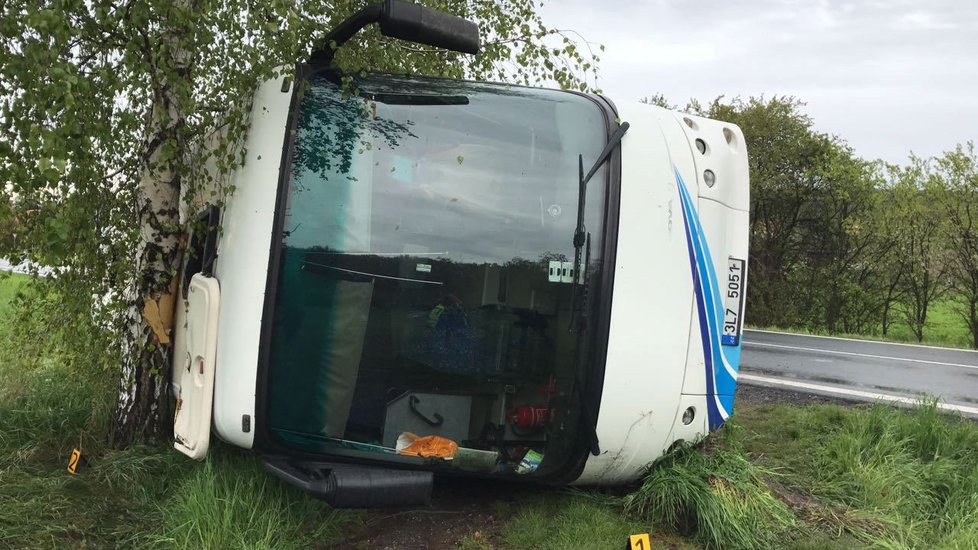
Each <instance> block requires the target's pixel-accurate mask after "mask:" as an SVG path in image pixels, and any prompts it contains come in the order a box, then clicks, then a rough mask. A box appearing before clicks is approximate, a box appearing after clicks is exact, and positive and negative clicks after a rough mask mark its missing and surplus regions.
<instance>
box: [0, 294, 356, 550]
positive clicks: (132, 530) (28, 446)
mask: <svg viewBox="0 0 978 550" xmlns="http://www.w3.org/2000/svg"><path fill="white" fill-rule="evenodd" d="M28 281H29V280H28V279H26V278H22V277H4V278H2V279H0V296H3V299H4V300H7V301H8V302H0V311H3V312H4V316H0V548H61V547H73V548H132V547H139V548H195V549H196V548H214V549H217V548H221V549H223V548H255V549H258V548H286V549H288V548H309V547H313V546H318V545H323V544H328V543H329V542H330V541H331V540H339V538H340V532H341V531H342V530H344V529H348V528H350V526H353V525H356V524H357V522H358V521H359V518H360V515H359V514H355V513H350V512H337V511H334V510H330V509H329V507H327V506H325V505H324V504H323V503H322V502H320V501H317V500H315V499H313V498H311V497H308V496H305V495H304V494H302V493H301V492H299V491H297V490H294V489H292V488H290V487H287V486H285V485H284V484H282V483H280V482H279V481H277V480H276V479H274V478H272V477H270V476H268V475H267V474H266V473H264V472H263V471H261V468H260V464H259V458H258V457H257V456H256V455H254V454H253V453H248V452H244V451H240V450H236V449H232V448H229V447H226V446H222V445H220V444H219V443H217V444H215V445H214V447H212V449H211V451H212V452H211V453H210V456H209V458H208V460H207V461H206V462H203V463H198V462H194V461H191V460H189V459H187V458H185V457H183V456H182V455H180V454H178V453H177V452H176V451H174V450H173V449H171V448H169V446H136V447H132V448H129V449H126V450H122V451H119V450H112V449H109V448H107V447H106V445H105V438H104V434H105V433H106V428H107V425H108V419H109V417H110V414H111V409H112V406H111V405H112V404H111V403H110V402H108V400H111V399H112V398H113V397H114V395H115V391H114V384H115V381H114V380H113V377H112V376H111V373H106V372H103V371H101V370H98V369H91V368H85V367H86V366H87V365H86V362H85V358H79V357H75V356H73V355H72V353H71V350H64V349H59V344H57V342H59V341H60V340H59V339H58V338H57V337H56V336H57V335H55V334H53V332H54V331H49V332H45V331H43V330H26V331H25V330H24V328H25V327H23V326H20V327H18V329H17V330H16V331H15V330H14V327H13V323H15V322H18V323H23V322H27V323H33V322H37V321H38V319H37V318H36V315H34V316H31V315H28V316H15V315H16V312H14V311H13V309H12V308H11V307H10V306H9V305H8V303H9V300H10V299H11V298H12V296H13V295H14V294H16V291H17V290H18V289H22V288H24V285H26V284H28ZM27 328H31V327H27ZM35 328H43V327H35ZM25 333H29V334H41V336H39V337H40V338H42V341H40V342H32V346H31V349H35V347H36V346H35V344H36V345H37V346H39V347H40V349H43V350H44V352H43V353H41V354H40V356H38V357H25V355H24V354H23V353H22V346H21V345H20V343H19V342H18V341H17V340H16V338H18V337H19V336H17V335H22V334H25ZM79 446H80V447H81V449H82V451H83V456H84V457H85V459H86V461H85V462H84V463H83V464H82V467H81V468H80V469H79V471H78V473H77V474H76V475H69V474H68V473H67V472H66V471H65V467H66V464H67V459H68V455H69V453H70V451H71V449H72V448H74V447H79Z"/></svg>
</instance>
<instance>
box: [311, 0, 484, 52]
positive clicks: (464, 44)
mask: <svg viewBox="0 0 978 550" xmlns="http://www.w3.org/2000/svg"><path fill="white" fill-rule="evenodd" d="M372 23H379V24H380V32H381V33H382V34H383V35H384V36H389V37H391V38H398V39H400V40H409V41H411V42H417V43H419V44H425V45H428V46H434V47H436V48H444V49H446V50H452V51H456V52H462V53H471V54H475V53H479V46H480V40H479V26H478V25H476V24H475V23H473V22H472V21H469V20H467V19H462V18H461V17H456V16H454V15H449V14H447V13H443V12H440V11H438V10H435V9H432V8H426V7H424V6H422V5H421V4H412V3H410V2H405V1H404V0H385V2H384V3H382V4H367V5H366V6H364V7H363V9H361V10H360V11H358V12H356V13H355V14H353V15H351V16H350V17H348V18H346V19H345V20H344V21H343V22H342V23H340V24H339V25H337V26H336V28H334V29H333V30H332V31H330V32H329V34H327V35H326V39H325V40H324V41H323V45H322V46H321V47H320V48H319V49H317V50H316V51H314V52H313V53H312V57H311V58H310V63H314V64H323V65H329V64H330V63H332V61H333V55H334V54H335V53H336V48H338V47H340V46H341V45H343V43H345V42H346V41H347V40H349V39H351V38H353V35H355V34H356V33H357V32H359V31H360V29H362V28H364V27H366V26H367V25H370V24H372Z"/></svg>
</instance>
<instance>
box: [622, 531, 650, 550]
mask: <svg viewBox="0 0 978 550" xmlns="http://www.w3.org/2000/svg"><path fill="white" fill-rule="evenodd" d="M628 550H652V541H650V540H649V534H648V533H642V534H641V535H632V536H630V537H628Z"/></svg>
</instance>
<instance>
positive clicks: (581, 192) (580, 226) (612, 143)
mask: <svg viewBox="0 0 978 550" xmlns="http://www.w3.org/2000/svg"><path fill="white" fill-rule="evenodd" d="M628 126H629V125H628V123H627V122H622V123H621V124H620V125H619V126H618V128H616V129H615V131H614V133H613V134H611V137H609V138H608V143H607V144H606V145H605V146H604V149H602V150H601V154H599V155H598V158H597V159H596V160H595V161H594V166H592V167H591V169H590V170H589V171H588V173H587V175H586V176H585V175H584V155H577V174H578V175H577V177H578V188H577V192H578V195H577V227H576V228H575V229H574V275H573V278H574V285H575V292H573V293H572V294H571V323H570V327H568V330H571V331H572V330H574V325H575V324H576V323H575V321H576V319H577V310H578V308H577V291H576V286H577V284H578V281H579V280H580V281H584V280H585V279H584V278H583V277H580V272H581V249H582V248H583V247H584V243H585V242H586V241H588V240H589V239H588V238H587V237H588V236H587V234H586V233H585V230H584V206H585V201H586V200H587V183H588V182H589V181H591V178H592V177H594V174H596V173H597V172H598V170H599V169H600V168H601V165H602V164H604V163H605V161H607V160H608V159H609V158H610V157H611V153H612V151H614V150H615V147H617V146H618V144H619V143H620V142H621V139H622V138H623V137H625V132H627V131H628ZM589 255H590V254H589ZM589 260H590V259H589ZM585 269H587V267H586V266H585ZM586 292H587V291H586V290H585V296H586V295H587V294H586ZM581 301H582V302H584V300H581Z"/></svg>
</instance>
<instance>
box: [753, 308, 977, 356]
mask: <svg viewBox="0 0 978 550" xmlns="http://www.w3.org/2000/svg"><path fill="white" fill-rule="evenodd" d="M955 307H956V306H955V303H954V301H953V300H951V299H948V298H944V299H941V300H937V301H935V302H934V303H933V304H932V305H931V307H930V309H929V310H928V313H927V324H926V325H925V326H924V340H923V342H918V341H917V337H916V336H914V334H913V332H912V331H911V330H910V326H909V325H907V324H906V322H905V321H903V319H901V318H900V317H899V313H894V314H893V315H894V320H893V323H891V324H890V330H889V331H888V332H887V335H886V337H885V338H884V337H883V336H882V328H881V327H879V326H877V327H875V328H874V329H873V330H872V331H870V332H868V333H866V334H847V333H842V332H831V333H830V332H829V331H828V330H825V329H814V330H813V329H808V328H799V327H788V328H784V327H764V326H750V327H748V328H752V329H756V330H775V331H783V332H791V333H794V334H814V335H818V336H838V337H842V338H857V339H863V340H876V341H880V342H900V343H908V344H918V343H921V344H923V345H931V346H943V347H950V348H961V349H972V348H973V343H972V341H971V334H970V332H969V331H968V326H967V324H965V322H964V319H963V318H962V317H961V315H960V314H959V313H958V312H957V310H956V309H955Z"/></svg>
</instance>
